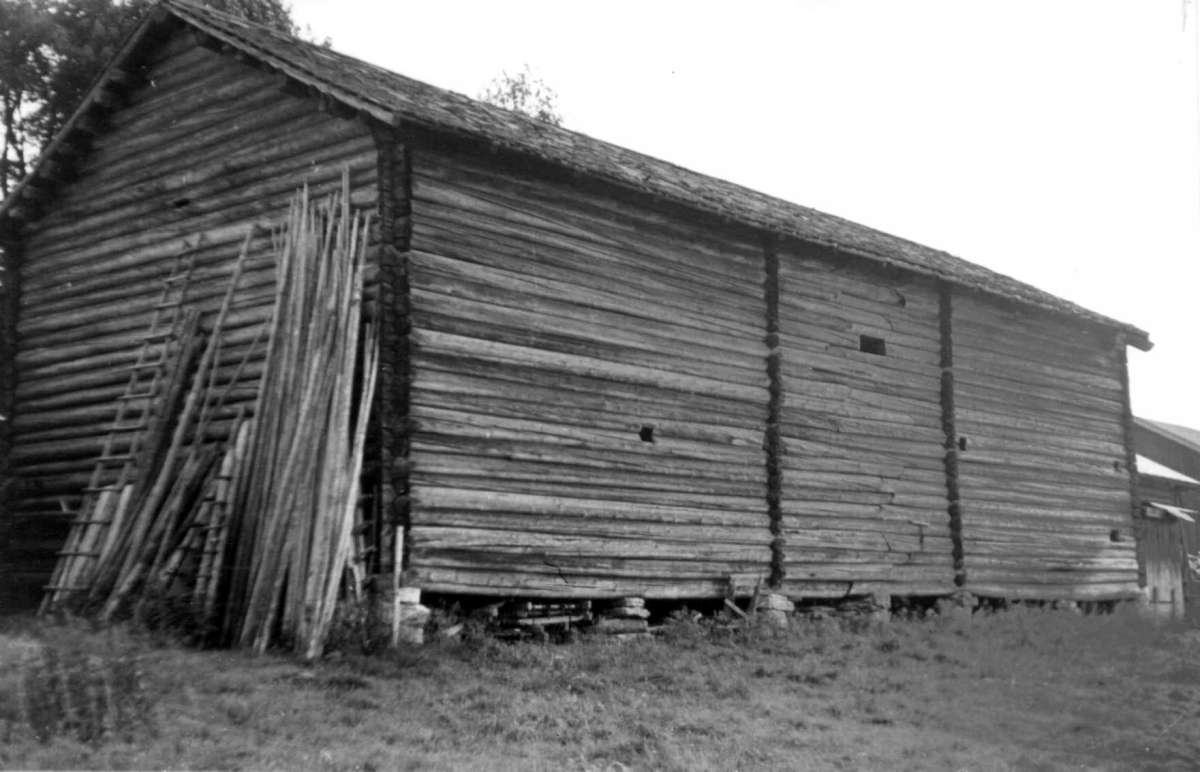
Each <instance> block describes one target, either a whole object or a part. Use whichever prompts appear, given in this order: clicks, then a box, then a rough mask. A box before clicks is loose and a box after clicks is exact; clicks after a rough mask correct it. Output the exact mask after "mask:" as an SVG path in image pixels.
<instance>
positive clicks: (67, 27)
mask: <svg viewBox="0 0 1200 772" xmlns="http://www.w3.org/2000/svg"><path fill="white" fill-rule="evenodd" d="M203 4H204V5H206V6H208V7H210V8H214V9H216V10H219V11H225V12H226V13H231V14H234V15H237V16H242V17H244V18H246V19H249V20H250V21H255V22H258V23H260V24H265V25H267V26H269V27H272V28H275V29H278V30H280V31H282V32H287V33H291V34H295V33H296V32H298V30H297V28H296V25H295V24H294V22H293V21H292V15H291V10H290V9H289V7H288V6H287V4H286V3H285V2H283V0H203ZM152 5H153V2H152V0H0V119H2V120H3V131H4V134H3V141H2V143H0V151H2V152H0V197H3V196H7V195H8V192H9V191H10V190H11V189H12V188H13V186H14V185H16V183H17V182H18V181H19V180H20V179H21V178H22V177H24V176H25V174H26V172H27V171H28V170H29V168H30V166H31V165H32V163H33V161H34V160H35V158H36V156H37V153H38V151H39V150H40V148H41V147H43V146H44V145H45V144H46V143H47V142H49V141H50V139H51V138H52V137H53V136H54V135H55V134H56V133H58V130H59V129H60V128H62V125H63V123H64V122H65V121H66V120H67V118H68V117H70V115H71V113H72V112H73V111H74V110H75V108H76V107H77V106H78V105H79V103H80V102H81V101H82V99H83V96H84V94H86V93H87V90H88V89H89V88H90V87H91V85H92V83H93V81H94V80H95V78H96V76H97V74H99V73H100V72H101V70H103V68H104V66H105V64H107V62H108V60H109V59H110V58H111V57H112V55H113V54H114V53H116V51H117V48H118V47H119V46H120V45H121V43H122V41H123V40H124V39H125V37H126V35H128V34H129V32H130V31H131V30H132V29H133V28H134V27H135V26H136V25H137V22H138V21H139V20H140V19H141V17H142V14H144V13H145V12H146V11H147V9H149V8H150V7H151V6H152Z"/></svg>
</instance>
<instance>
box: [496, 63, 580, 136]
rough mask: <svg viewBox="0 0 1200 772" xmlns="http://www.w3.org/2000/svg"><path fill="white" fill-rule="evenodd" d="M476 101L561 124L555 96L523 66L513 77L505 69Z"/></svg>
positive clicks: (556, 124) (555, 94)
mask: <svg viewBox="0 0 1200 772" xmlns="http://www.w3.org/2000/svg"><path fill="white" fill-rule="evenodd" d="M479 98H480V99H482V100H483V101H484V102H488V103H490V104H493V105H496V106H497V107H503V108H505V109H508V110H515V111H517V112H519V113H524V114H525V115H528V116H530V117H531V118H537V119H538V120H539V121H545V122H546V123H549V124H553V125H554V126H561V125H562V115H561V114H560V113H559V112H558V94H557V93H555V91H554V89H552V88H550V87H549V86H547V85H546V82H545V81H544V80H542V79H541V78H539V77H538V76H536V75H534V74H533V71H532V70H530V69H529V65H528V64H526V65H525V66H524V67H523V68H522V69H521V70H520V71H519V72H517V73H516V74H515V75H511V74H509V73H508V71H507V70H503V71H501V73H500V77H498V78H496V79H494V80H493V81H492V82H491V84H490V85H489V86H488V87H487V88H486V89H484V90H483V91H481V92H480V94H479Z"/></svg>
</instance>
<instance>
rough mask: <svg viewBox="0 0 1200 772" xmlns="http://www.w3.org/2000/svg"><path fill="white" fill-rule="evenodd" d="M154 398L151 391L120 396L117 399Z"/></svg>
mask: <svg viewBox="0 0 1200 772" xmlns="http://www.w3.org/2000/svg"><path fill="white" fill-rule="evenodd" d="M153 396H154V392H152V391H139V392H134V393H133V394H122V395H121V396H119V397H117V399H150V398H152V397H153Z"/></svg>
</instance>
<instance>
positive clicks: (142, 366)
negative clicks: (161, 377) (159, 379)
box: [124, 357, 166, 373]
mask: <svg viewBox="0 0 1200 772" xmlns="http://www.w3.org/2000/svg"><path fill="white" fill-rule="evenodd" d="M165 358H166V357H161V358H159V359H157V360H155V361H153V362H138V363H137V364H132V365H130V366H129V367H126V368H125V370H124V372H127V373H136V372H141V371H142V370H152V369H155V368H158V367H161V366H162V363H163V360H164V359H165Z"/></svg>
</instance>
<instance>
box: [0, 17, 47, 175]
mask: <svg viewBox="0 0 1200 772" xmlns="http://www.w3.org/2000/svg"><path fill="white" fill-rule="evenodd" d="M53 37H54V26H53V24H52V23H51V21H50V19H49V17H48V15H47V14H46V12H45V3H44V2H42V0H0V111H2V112H0V118H2V119H3V121H4V125H3V129H4V137H3V142H2V144H0V151H2V152H0V195H2V196H7V195H8V191H9V188H10V187H11V185H12V183H13V182H15V181H16V180H19V179H20V178H21V177H23V176H24V175H25V170H26V165H27V163H28V162H29V160H30V143H31V142H33V141H34V140H33V136H32V135H33V134H34V130H33V128H32V126H31V125H30V121H29V112H30V109H31V104H32V102H33V101H34V99H35V97H34V94H35V93H36V92H37V90H38V88H39V87H40V85H41V84H42V83H44V82H45V81H46V79H47V78H48V77H49V73H50V71H51V69H52V65H51V60H50V51H51V41H52V40H53Z"/></svg>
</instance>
